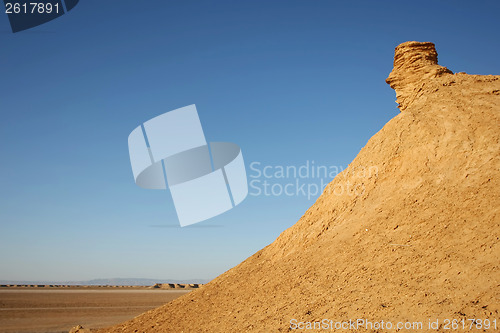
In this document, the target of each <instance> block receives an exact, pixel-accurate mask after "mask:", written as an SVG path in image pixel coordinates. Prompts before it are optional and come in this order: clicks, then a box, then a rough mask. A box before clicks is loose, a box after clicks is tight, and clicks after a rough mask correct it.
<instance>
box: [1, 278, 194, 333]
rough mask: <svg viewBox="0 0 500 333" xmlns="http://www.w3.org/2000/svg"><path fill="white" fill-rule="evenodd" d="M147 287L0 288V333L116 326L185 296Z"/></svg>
mask: <svg viewBox="0 0 500 333" xmlns="http://www.w3.org/2000/svg"><path fill="white" fill-rule="evenodd" d="M188 292H189V290H161V289H151V288H147V287H122V288H120V287H114V288H112V287H109V288H106V287H104V288H102V287H100V288H97V287H86V288H84V287H73V288H71V287H69V288H29V287H27V288H26V287H24V288H0V332H2V333H4V332H5V333H6V332H9V333H11V332H12V333H13V332H19V333H28V332H30V333H33V332H37V333H42V332H43V333H48V332H51V333H53V332H68V331H69V330H70V329H71V328H72V327H74V326H76V325H79V324H81V325H84V326H85V327H89V328H99V327H105V326H110V325H113V324H117V323H120V322H122V321H124V320H127V319H131V318H133V317H135V316H137V315H138V314H140V313H142V312H144V311H147V310H150V309H153V308H156V307H158V306H160V305H162V304H165V303H167V302H170V301H171V300H173V299H175V298H177V297H179V296H182V295H184V294H186V293H188Z"/></svg>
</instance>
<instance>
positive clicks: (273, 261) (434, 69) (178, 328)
mask: <svg viewBox="0 0 500 333" xmlns="http://www.w3.org/2000/svg"><path fill="white" fill-rule="evenodd" d="M387 83H389V84H390V85H391V87H393V88H394V89H395V90H396V93H397V101H398V103H399V107H400V110H401V111H402V112H401V113H400V114H398V115H397V116H396V117H394V118H393V119H391V120H390V121H389V122H388V123H387V124H386V125H385V126H384V127H383V128H382V129H381V130H380V131H379V132H378V133H377V134H375V135H374V136H373V137H372V138H371V139H370V140H369V141H368V143H367V144H366V146H365V147H364V148H363V149H362V150H361V151H360V152H359V154H358V156H357V157H356V158H355V159H354V160H353V161H352V163H351V164H350V165H349V167H348V168H347V169H346V170H344V172H342V173H341V174H339V175H338V176H337V177H335V179H334V180H333V181H332V182H331V183H330V184H329V185H328V186H327V187H326V189H325V191H324V193H323V194H322V195H321V196H320V197H319V198H318V200H317V201H316V202H315V203H314V205H313V206H312V207H311V208H309V209H308V210H307V211H306V212H305V214H304V215H303V216H302V217H301V219H300V220H299V221H298V222H297V223H296V224H295V225H294V226H292V227H291V228H289V229H287V230H285V231H284V232H283V233H282V234H281V235H280V236H279V237H278V238H277V239H276V241H275V242H273V243H272V244H270V245H269V246H267V247H265V248H264V249H262V250H260V251H259V252H257V253H256V254H254V255H253V256H251V257H250V258H248V259H247V260H245V261H243V262H242V263H241V264H239V265H238V266H236V267H234V268H232V269H231V270H229V271H227V272H226V273H224V274H222V275H220V276H219V277H217V278H216V279H214V280H213V281H211V282H210V283H208V284H206V285H204V286H203V287H201V288H200V289H197V290H194V291H192V292H190V293H188V294H186V295H184V296H182V297H180V298H178V299H176V300H174V301H172V302H170V303H168V304H166V305H164V306H162V307H160V308H157V309H155V310H152V311H148V312H146V313H144V314H142V315H140V316H138V317H136V318H134V319H132V320H130V321H128V322H125V323H123V324H121V325H117V326H115V327H111V328H109V329H103V330H100V331H99V332H102V333H105V332H190V333H191V332H288V331H290V330H292V329H293V328H297V326H294V325H297V324H298V323H299V322H304V323H307V322H311V323H314V322H319V321H322V320H323V319H326V320H331V321H332V323H336V322H342V321H348V320H349V319H352V320H356V319H364V320H365V321H371V322H372V323H373V322H380V321H384V322H385V323H387V322H391V323H393V325H396V324H397V323H399V322H402V323H404V322H415V323H418V322H421V323H422V326H421V327H414V328H413V330H409V331H414V332H436V330H435V329H430V328H429V327H428V321H429V319H431V320H433V321H435V320H436V319H438V320H439V323H440V324H441V325H442V324H443V320H444V319H449V320H454V319H455V320H458V321H461V320H462V319H464V320H465V322H467V323H470V322H468V321H467V319H482V320H484V319H489V320H493V319H497V325H499V324H500V323H499V322H498V319H499V318H500V313H499V312H500V240H499V237H500V156H499V155H500V154H499V152H500V76H492V75H486V76H481V75H467V74H463V73H458V74H453V73H452V72H451V71H449V70H448V69H446V68H445V67H441V66H439V65H438V64H437V53H436V50H435V48H434V45H433V44H432V43H418V42H407V43H403V44H401V45H399V46H398V47H397V48H396V54H395V59H394V69H393V71H392V72H391V74H390V75H389V78H388V79H387ZM304 325H307V324H304ZM497 327H498V326H497ZM322 328H324V326H322ZM497 329H498V328H497ZM441 330H442V326H441ZM316 331H320V330H318V329H317V330H313V329H311V330H308V332H316ZM343 331H344V332H363V331H371V332H373V331H375V330H373V329H370V328H369V327H367V326H361V327H357V328H356V329H346V330H343ZM379 331H384V332H385V331H387V330H384V329H382V330H379ZM394 331H395V329H394ZM464 331H467V330H464ZM492 331H494V330H492Z"/></svg>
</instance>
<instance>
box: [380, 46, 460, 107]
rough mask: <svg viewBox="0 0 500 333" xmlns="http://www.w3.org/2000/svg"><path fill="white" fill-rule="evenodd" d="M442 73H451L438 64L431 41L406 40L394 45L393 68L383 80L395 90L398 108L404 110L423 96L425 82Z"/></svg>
mask: <svg viewBox="0 0 500 333" xmlns="http://www.w3.org/2000/svg"><path fill="white" fill-rule="evenodd" d="M443 74H453V73H452V71H450V70H449V69H448V68H446V67H442V66H439V65H438V59H437V52H436V48H435V46H434V44H433V43H430V42H425V43H420V42H406V43H403V44H400V45H398V47H396V51H395V55H394V68H393V70H392V72H391V74H390V75H389V77H388V78H387V79H386V80H385V82H387V83H388V84H389V85H390V86H391V88H392V89H394V90H395V91H396V99H397V100H396V101H397V103H398V104H399V109H400V110H401V111H404V110H405V109H406V108H407V107H408V106H409V105H410V104H411V103H412V102H413V101H414V100H415V99H417V98H419V97H421V96H423V88H424V86H425V84H426V82H429V81H431V80H432V79H434V78H437V77H440V76H442V75H443Z"/></svg>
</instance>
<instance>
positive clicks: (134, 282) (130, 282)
mask: <svg viewBox="0 0 500 333" xmlns="http://www.w3.org/2000/svg"><path fill="white" fill-rule="evenodd" d="M209 281H210V280H207V279H186V280H165V279H140V278H113V279H94V280H87V281H18V280H0V284H62V285H73V286H80V285H81V286H152V285H154V284H156V283H207V282H209Z"/></svg>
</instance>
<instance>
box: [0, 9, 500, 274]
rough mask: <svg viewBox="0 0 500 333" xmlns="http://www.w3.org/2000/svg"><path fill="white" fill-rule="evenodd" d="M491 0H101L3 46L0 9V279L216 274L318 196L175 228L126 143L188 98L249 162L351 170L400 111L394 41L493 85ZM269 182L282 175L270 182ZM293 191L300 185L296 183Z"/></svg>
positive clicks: (210, 132) (498, 27)
mask: <svg viewBox="0 0 500 333" xmlns="http://www.w3.org/2000/svg"><path fill="white" fill-rule="evenodd" d="M499 14H500V3H499V2H498V1H480V2H470V1H419V2H406V3H405V2H401V1H361V2H360V1H353V2H334V1H326V0H314V1H311V0H309V1H305V0H303V1H290V0H288V1H275V0H273V1H213V2H209V1H150V2H138V1H123V0H122V1H118V0H114V1H97V0H82V1H80V3H79V5H78V6H76V7H75V8H74V9H73V10H72V11H71V12H69V13H68V14H66V15H63V16H62V17H60V18H58V19H56V20H54V21H51V22H49V23H47V24H44V25H42V26H39V27H36V28H34V29H31V30H27V31H24V32H19V33H16V34H13V33H12V32H10V26H9V23H8V19H7V16H6V15H5V14H2V15H0V39H1V41H2V52H1V53H0V60H1V64H2V66H1V69H0V115H1V117H2V118H1V119H2V120H1V122H0V126H1V127H0V184H1V186H0V280H2V279H3V280H7V279H9V280H60V281H64V280H84V279H92V278H110V277H143V278H161V279H166V278H171V279H192V278H205V279H209V278H213V277H215V276H217V275H219V274H220V273H222V272H224V271H225V270H227V269H229V268H231V267H233V266H235V265H236V264H238V263H239V262H241V261H242V260H244V259H245V258H247V257H248V256H250V255H252V254H253V253H254V252H256V251H257V250H259V249H261V248H262V247H264V246H266V245H267V244H269V243H271V242H272V241H273V240H274V239H275V238H276V237H277V236H278V235H279V234H280V232H282V231H283V230H284V229H286V228H288V227H290V226H291V225H293V224H294V223H295V222H296V221H297V220H298V219H299V218H300V216H301V215H302V214H303V213H304V212H305V210H306V209H307V208H308V207H309V206H310V205H311V204H312V203H313V202H314V200H315V199H316V198H317V195H316V196H315V197H314V198H311V199H309V200H308V199H307V197H303V196H293V197H288V196H279V197H266V196H262V195H261V196H249V197H248V198H247V199H246V200H245V201H244V202H243V203H242V204H240V205H239V206H237V207H236V208H234V209H232V210H230V211H229V212H227V213H225V214H223V215H220V216H218V217H215V218H212V219H210V220H208V221H206V222H203V223H200V224H198V225H194V226H192V227H187V228H180V227H178V221H177V217H176V213H175V208H174V206H173V203H172V200H171V198H170V194H169V192H168V191H153V190H144V189H141V188H139V187H137V186H136V185H135V184H134V180H133V176H132V171H131V167H130V162H129V156H128V148H127V137H128V135H129V133H130V132H131V131H132V130H133V129H134V128H135V127H137V126H138V125H140V124H141V123H143V122H144V121H146V120H148V119H151V118H153V117H155V116H157V115H159V114H162V113H164V112H167V111H169V110H173V109H176V108H179V107H183V106H186V105H190V104H196V106H197V108H198V112H199V115H200V118H201V121H202V124H203V128H204V131H205V136H206V138H207V140H208V141H229V142H234V143H237V144H238V145H240V147H241V149H242V152H243V157H244V159H245V163H246V165H247V172H248V174H249V176H250V175H252V171H251V170H250V168H249V165H250V163H252V162H260V163H261V165H262V166H264V165H284V166H286V165H295V166H300V165H303V164H304V163H306V161H315V163H316V165H327V166H330V165H334V166H342V167H346V166H347V165H348V164H349V163H350V161H351V160H352V159H353V158H354V157H355V156H356V154H357V153H358V152H359V150H360V149H361V148H362V147H363V146H364V145H365V143H366V142H367V140H368V139H369V138H370V137H371V136H372V135H373V134H375V133H376V132H377V131H378V130H380V128H382V126H383V125H384V124H385V123H386V122H387V121H388V120H389V119H391V118H392V117H394V116H395V115H397V114H398V112H399V111H398V109H397V107H396V106H397V105H396V103H395V102H394V100H395V93H394V91H393V90H391V89H390V87H389V86H388V85H387V84H386V83H385V82H384V80H385V78H386V77H387V76H388V74H389V72H390V71H391V69H392V61H393V55H394V47H396V46H397V45H398V44H399V43H402V42H405V41H408V40H417V41H431V42H434V43H435V44H436V47H437V51H438V53H439V62H440V64H442V65H444V66H447V67H448V68H450V69H451V70H452V71H454V72H457V71H464V72H467V73H471V74H499V73H500V64H499V61H498V59H499V57H498V55H499V53H500V52H499V51H500V43H498V31H500V20H499V19H498V17H499ZM278 181H281V182H283V181H290V179H288V180H278ZM292 181H295V180H292Z"/></svg>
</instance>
